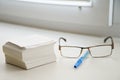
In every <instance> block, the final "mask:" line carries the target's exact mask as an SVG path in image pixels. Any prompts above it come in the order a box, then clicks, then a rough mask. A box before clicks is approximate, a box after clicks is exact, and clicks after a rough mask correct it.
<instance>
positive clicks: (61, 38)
mask: <svg viewBox="0 0 120 80" xmlns="http://www.w3.org/2000/svg"><path fill="white" fill-rule="evenodd" d="M61 40H63V41H65V42H66V41H67V40H66V39H65V38H63V37H60V38H59V50H61V45H60V41H61Z"/></svg>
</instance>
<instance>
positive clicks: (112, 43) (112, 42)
mask: <svg viewBox="0 0 120 80" xmlns="http://www.w3.org/2000/svg"><path fill="white" fill-rule="evenodd" d="M108 39H110V40H111V44H102V45H94V46H88V47H80V46H61V43H60V42H61V40H63V41H65V42H67V39H65V38H64V37H60V38H59V45H58V47H59V51H60V55H61V56H63V55H62V51H61V48H62V47H73V48H81V52H80V54H79V56H77V57H67V56H63V57H66V58H78V57H80V55H81V54H82V51H83V49H88V51H89V53H90V55H91V56H92V58H104V57H108V56H111V55H112V51H113V49H114V41H113V38H112V37H111V36H108V37H106V38H105V39H104V43H106V42H107V40H108ZM100 46H111V52H110V54H109V55H106V56H99V57H98V56H97V57H95V56H93V55H92V54H91V51H90V48H94V47H100Z"/></svg>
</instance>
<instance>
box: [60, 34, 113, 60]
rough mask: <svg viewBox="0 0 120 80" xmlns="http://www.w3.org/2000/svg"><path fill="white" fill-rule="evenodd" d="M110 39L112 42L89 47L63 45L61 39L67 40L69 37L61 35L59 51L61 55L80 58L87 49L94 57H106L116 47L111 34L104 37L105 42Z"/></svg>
mask: <svg viewBox="0 0 120 80" xmlns="http://www.w3.org/2000/svg"><path fill="white" fill-rule="evenodd" d="M108 39H109V40H110V42H111V43H110V44H103V45H95V46H89V47H80V46H66V45H61V40H63V41H64V42H67V39H65V38H63V37H60V38H59V51H60V55H61V56H63V57H66V58H78V57H80V56H81V54H82V52H83V49H87V50H88V51H89V53H90V55H91V56H92V57H93V58H104V57H108V56H111V55H112V50H113V49H114V42H113V38H112V37H111V36H108V37H106V38H105V39H104V43H106V42H107V41H108Z"/></svg>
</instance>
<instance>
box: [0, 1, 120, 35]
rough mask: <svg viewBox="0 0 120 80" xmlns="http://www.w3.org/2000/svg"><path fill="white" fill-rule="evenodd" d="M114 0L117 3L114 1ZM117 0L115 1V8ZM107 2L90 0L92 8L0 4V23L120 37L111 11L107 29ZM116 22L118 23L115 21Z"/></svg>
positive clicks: (16, 3)
mask: <svg viewBox="0 0 120 80" xmlns="http://www.w3.org/2000/svg"><path fill="white" fill-rule="evenodd" d="M116 1H117V2H116ZM118 2H120V1H119V0H115V4H116V7H115V8H117V9H119V8H118V5H119V4H118ZM108 10H109V0H93V7H83V8H81V9H80V8H78V7H69V6H56V5H55V6H54V5H40V4H31V3H23V2H21V3H19V2H16V1H14V0H12V1H11V0H1V1H0V20H1V21H7V22H12V23H18V24H23V25H30V26H36V27H40V28H47V29H53V30H61V31H68V32H75V33H84V34H92V35H101V36H105V35H112V36H120V35H119V34H120V27H119V26H120V24H119V23H120V22H118V20H119V18H118V17H119V14H117V11H118V10H116V11H115V14H116V15H115V18H114V23H117V25H116V24H114V25H113V26H112V27H108V12H109V11H108ZM119 21H120V20H119Z"/></svg>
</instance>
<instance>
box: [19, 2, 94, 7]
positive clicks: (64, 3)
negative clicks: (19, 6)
mask: <svg viewBox="0 0 120 80" xmlns="http://www.w3.org/2000/svg"><path fill="white" fill-rule="evenodd" d="M19 1H25V2H32V3H40V4H48V5H65V6H78V7H91V6H92V1H41V0H39V1H38V0H19Z"/></svg>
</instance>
